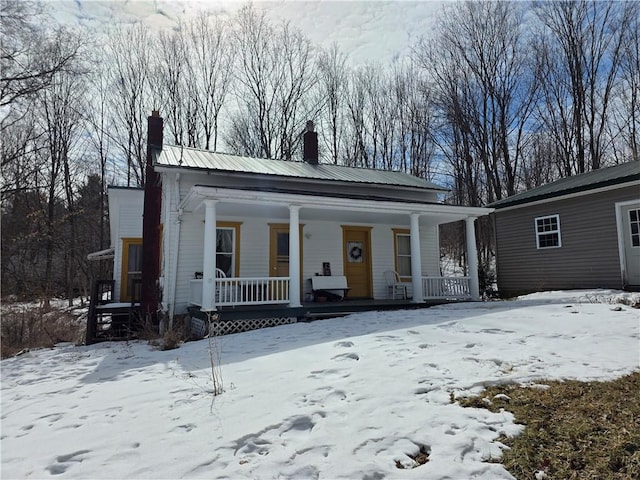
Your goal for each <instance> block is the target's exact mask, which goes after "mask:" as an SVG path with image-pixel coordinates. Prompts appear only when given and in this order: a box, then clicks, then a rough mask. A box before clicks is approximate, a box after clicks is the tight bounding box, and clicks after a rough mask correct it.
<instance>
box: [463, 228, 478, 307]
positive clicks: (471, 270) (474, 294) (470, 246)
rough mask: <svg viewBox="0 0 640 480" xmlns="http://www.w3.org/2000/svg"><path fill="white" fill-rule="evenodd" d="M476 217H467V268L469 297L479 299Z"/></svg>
mask: <svg viewBox="0 0 640 480" xmlns="http://www.w3.org/2000/svg"><path fill="white" fill-rule="evenodd" d="M475 221H476V219H475V218H474V217H467V218H466V219H465V223H466V233H467V234H466V237H467V269H468V272H467V273H468V275H469V283H470V285H469V288H470V290H471V292H470V293H471V299H472V300H476V301H478V300H480V285H479V283H478V250H477V247H476V229H475V226H474V223H475Z"/></svg>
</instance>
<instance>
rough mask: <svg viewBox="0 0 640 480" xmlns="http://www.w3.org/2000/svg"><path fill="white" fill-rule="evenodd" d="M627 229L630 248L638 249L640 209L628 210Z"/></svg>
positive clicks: (639, 245) (639, 240)
mask: <svg viewBox="0 0 640 480" xmlns="http://www.w3.org/2000/svg"><path fill="white" fill-rule="evenodd" d="M629 229H630V231H631V246H632V247H640V208H636V209H634V210H629Z"/></svg>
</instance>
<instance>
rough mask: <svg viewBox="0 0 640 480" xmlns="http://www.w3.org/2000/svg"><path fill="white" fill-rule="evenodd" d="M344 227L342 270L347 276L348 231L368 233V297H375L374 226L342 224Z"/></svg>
mask: <svg viewBox="0 0 640 480" xmlns="http://www.w3.org/2000/svg"><path fill="white" fill-rule="evenodd" d="M340 227H341V228H342V271H343V272H344V274H345V276H346V275H347V265H348V263H349V262H348V261H347V260H348V259H347V248H346V247H347V233H346V232H365V233H366V234H367V238H366V249H365V251H366V252H367V257H366V261H367V265H368V267H369V268H367V297H368V298H373V270H372V269H373V264H372V261H371V230H373V227H363V226H361V225H340Z"/></svg>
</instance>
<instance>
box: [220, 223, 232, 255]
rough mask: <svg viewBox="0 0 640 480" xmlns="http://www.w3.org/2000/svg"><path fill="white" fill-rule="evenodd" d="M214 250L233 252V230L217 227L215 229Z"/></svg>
mask: <svg viewBox="0 0 640 480" xmlns="http://www.w3.org/2000/svg"><path fill="white" fill-rule="evenodd" d="M216 252H218V253H232V252H233V230H231V229H228V228H218V229H217V231H216Z"/></svg>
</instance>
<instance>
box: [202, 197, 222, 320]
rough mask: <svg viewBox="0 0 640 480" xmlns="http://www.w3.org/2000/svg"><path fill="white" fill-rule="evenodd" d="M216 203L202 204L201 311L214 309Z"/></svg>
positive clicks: (215, 201) (205, 202)
mask: <svg viewBox="0 0 640 480" xmlns="http://www.w3.org/2000/svg"><path fill="white" fill-rule="evenodd" d="M216 203H218V201H217V200H209V199H208V200H205V201H204V206H205V211H204V251H203V262H202V307H201V310H202V311H203V312H210V311H214V310H216Z"/></svg>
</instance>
